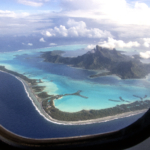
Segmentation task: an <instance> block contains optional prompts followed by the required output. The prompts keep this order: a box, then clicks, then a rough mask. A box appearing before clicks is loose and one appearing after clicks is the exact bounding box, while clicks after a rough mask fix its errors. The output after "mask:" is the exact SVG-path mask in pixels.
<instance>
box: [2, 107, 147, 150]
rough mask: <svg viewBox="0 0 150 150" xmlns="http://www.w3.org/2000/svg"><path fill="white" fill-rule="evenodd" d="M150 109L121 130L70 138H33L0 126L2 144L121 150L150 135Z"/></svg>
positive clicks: (36, 147) (21, 146) (25, 146)
mask: <svg viewBox="0 0 150 150" xmlns="http://www.w3.org/2000/svg"><path fill="white" fill-rule="evenodd" d="M149 129H150V109H149V110H148V111H147V112H146V113H145V114H144V115H143V116H142V117H141V118H139V119H138V120H137V121H136V122H134V123H133V124H131V125H129V126H128V127H125V128H123V129H121V130H117V131H113V132H108V133H103V134H95V135H87V136H76V137H68V138H52V139H32V138H25V137H21V136H19V135H16V134H14V133H12V132H10V131H8V130H7V129H5V128H4V127H2V126H0V148H1V149H2V145H3V146H4V147H5V148H6V147H11V148H15V149H17V148H19V149H20V148H21V149H22V148H23V149H43V148H44V149H77V148H78V150H80V149H83V148H88V149H95V150H96V149H100V148H101V149H107V150H109V149H111V150H113V149H114V150H120V149H126V148H130V147H132V146H135V145H137V144H139V143H141V142H142V141H144V140H145V139H147V138H148V137H150V130H149Z"/></svg>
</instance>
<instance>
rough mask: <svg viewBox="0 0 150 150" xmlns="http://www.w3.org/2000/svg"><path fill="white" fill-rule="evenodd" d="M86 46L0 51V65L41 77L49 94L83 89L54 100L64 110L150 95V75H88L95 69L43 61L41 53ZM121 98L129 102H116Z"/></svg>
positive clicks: (99, 107) (30, 76) (94, 107)
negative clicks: (139, 77)
mask: <svg viewBox="0 0 150 150" xmlns="http://www.w3.org/2000/svg"><path fill="white" fill-rule="evenodd" d="M85 47H86V45H67V46H58V47H49V48H43V49H33V50H32V49H31V50H19V51H14V52H7V53H0V65H1V66H5V67H6V68H7V69H9V70H13V71H16V72H18V73H21V74H24V75H25V76H27V77H28V78H31V79H41V80H42V82H43V83H38V85H39V86H45V87H46V88H45V89H44V91H45V92H47V93H48V94H50V95H58V94H71V93H75V92H77V91H78V90H81V91H82V92H81V95H83V96H86V97H88V98H87V99H86V98H82V97H80V96H75V95H70V96H66V97H63V98H61V99H58V100H55V101H54V104H55V107H56V108H58V109H60V110H61V111H65V112H77V111H80V110H83V109H84V110H90V109H96V110H98V109H104V108H109V107H114V106H116V105H120V104H128V103H131V102H134V101H136V100H140V98H139V99H138V98H137V97H134V96H133V95H137V96H140V97H144V96H145V95H147V98H146V99H149V98H150V89H149V87H150V76H147V78H145V79H138V80H121V79H120V78H118V77H116V76H107V77H99V78H93V79H91V78H89V76H90V75H92V74H95V73H96V71H91V70H84V69H78V68H73V67H69V66H66V65H62V64H52V63H47V62H43V59H42V58H41V57H40V54H41V52H45V51H52V50H65V51H75V50H78V51H79V50H83V49H84V48H85ZM119 97H122V98H123V99H124V100H126V101H129V102H123V101H120V102H113V101H110V100H109V99H112V100H120V99H119Z"/></svg>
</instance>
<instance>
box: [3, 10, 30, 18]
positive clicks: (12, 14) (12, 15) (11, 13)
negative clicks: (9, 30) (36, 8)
mask: <svg viewBox="0 0 150 150" xmlns="http://www.w3.org/2000/svg"><path fill="white" fill-rule="evenodd" d="M27 16H29V13H27V12H22V13H19V14H17V13H15V12H14V11H9V10H0V17H3V18H4V17H6V18H7V17H9V18H22V17H27Z"/></svg>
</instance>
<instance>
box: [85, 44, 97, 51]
mask: <svg viewBox="0 0 150 150" xmlns="http://www.w3.org/2000/svg"><path fill="white" fill-rule="evenodd" d="M95 47H96V45H93V44H90V45H88V46H87V47H86V48H87V49H88V50H89V49H90V50H91V49H94V48H95Z"/></svg>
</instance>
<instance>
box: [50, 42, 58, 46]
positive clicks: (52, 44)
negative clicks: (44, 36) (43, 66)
mask: <svg viewBox="0 0 150 150" xmlns="http://www.w3.org/2000/svg"><path fill="white" fill-rule="evenodd" d="M49 45H51V46H54V45H57V44H56V43H50V44H49Z"/></svg>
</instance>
